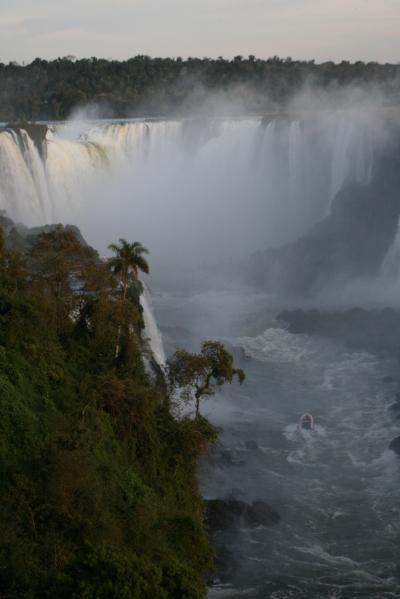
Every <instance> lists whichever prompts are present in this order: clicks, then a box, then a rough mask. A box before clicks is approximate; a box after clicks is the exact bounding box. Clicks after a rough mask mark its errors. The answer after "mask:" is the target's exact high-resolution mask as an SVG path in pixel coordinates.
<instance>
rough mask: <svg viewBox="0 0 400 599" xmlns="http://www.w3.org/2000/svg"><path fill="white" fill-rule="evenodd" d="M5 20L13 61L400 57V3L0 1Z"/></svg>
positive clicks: (3, 49) (0, 47) (6, 51)
mask: <svg viewBox="0 0 400 599" xmlns="http://www.w3.org/2000/svg"><path fill="white" fill-rule="evenodd" d="M0 14H1V15H2V16H1V17H0V33H1V35H0V56H1V57H2V59H3V60H14V59H16V60H31V59H33V58H34V57H36V56H39V55H42V56H43V57H44V58H54V57H57V56H60V55H63V53H66V54H74V55H77V56H82V57H84V56H113V57H114V58H121V59H123V58H127V57H129V56H132V55H134V54H136V53H145V54H150V55H152V56H154V55H158V56H169V55H170V56H178V55H179V56H188V55H192V56H193V55H199V56H218V55H224V56H227V57H229V56H234V55H236V54H243V55H247V54H257V55H259V56H261V57H268V56H271V55H274V54H278V55H281V56H289V55H290V56H292V57H294V58H303V59H304V58H315V59H316V60H317V61H323V60H329V59H332V60H341V59H344V58H345V59H349V60H357V59H361V60H381V61H390V62H397V61H398V60H399V58H400V36H398V31H399V30H400V1H399V0H379V2H378V1H377V0H335V2H328V1H325V2H323V1H321V0H69V1H68V2H61V1H57V0H13V1H10V0H0ZM14 37H15V40H14V39H13V38H14ZM50 41H52V45H51V43H50ZM45 42H46V43H45Z"/></svg>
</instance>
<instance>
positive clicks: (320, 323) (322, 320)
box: [278, 308, 400, 384]
mask: <svg viewBox="0 0 400 599" xmlns="http://www.w3.org/2000/svg"><path fill="white" fill-rule="evenodd" d="M278 319H279V320H282V321H284V322H285V323H286V324H287V325H288V331H289V332H290V333H294V334H298V333H306V334H307V335H319V336H321V337H326V338H328V339H335V340H337V341H339V342H340V343H344V344H345V345H347V346H348V347H349V348H350V349H356V350H359V349H362V350H367V351H372V352H381V351H390V352H393V353H398V351H399V348H400V344H399V339H400V310H394V309H392V308H384V309H383V310H376V309H371V310H367V309H364V308H351V309H349V310H344V311H339V312H325V311H321V310H316V309H314V310H301V309H298V310H284V311H282V312H281V313H280V314H279V315H278ZM394 380H395V379H394V378H393V377H385V379H384V380H382V382H383V383H385V384H386V383H391V382H394Z"/></svg>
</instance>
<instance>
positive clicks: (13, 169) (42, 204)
mask: <svg viewBox="0 0 400 599" xmlns="http://www.w3.org/2000/svg"><path fill="white" fill-rule="evenodd" d="M377 143H379V140H378V138H377V136H376V131H375V128H373V127H372V126H371V125H370V124H369V123H367V122H366V121H365V120H361V119H357V118H355V117H354V115H348V116H346V115H345V114H343V113H337V114H336V113H331V114H327V115H324V116H323V117H322V116H319V117H316V118H313V119H305V118H303V119H295V118H293V119H290V118H286V119H282V118H281V119H275V120H272V121H270V122H269V123H264V122H262V121H261V120H260V119H257V118H251V119H238V120H229V119H227V120H203V121H196V120H193V121H159V122H140V121H133V122H125V123H114V122H103V123H102V122H99V123H85V122H73V123H70V124H67V125H59V126H55V127H53V130H52V131H49V132H48V135H47V138H46V141H45V148H44V152H43V155H44V156H45V158H44V159H43V160H42V159H41V157H40V155H39V152H38V150H37V148H36V147H35V145H34V143H33V142H32V140H31V139H30V138H29V137H28V136H27V135H26V134H24V133H22V134H21V135H20V136H17V135H16V134H15V133H12V132H8V131H3V132H0V208H3V209H5V210H6V211H7V213H8V214H9V216H10V217H11V218H13V219H15V220H17V221H22V222H24V224H27V225H39V224H43V223H47V222H58V221H60V222H71V223H73V224H77V225H78V226H81V227H82V228H83V233H84V235H85V236H86V237H88V238H89V241H90V242H91V243H93V244H94V245H95V246H96V247H99V248H100V249H101V250H102V249H103V248H105V247H106V246H107V244H108V243H109V242H110V241H112V240H113V239H115V238H116V237H118V236H120V235H123V236H127V237H132V236H139V235H140V236H141V238H142V239H143V241H144V242H145V244H146V245H148V246H150V247H151V248H152V250H153V253H154V254H155V255H154V261H155V263H156V264H158V262H160V263H161V262H162V259H161V256H163V255H164V254H167V253H170V254H171V260H172V261H178V262H179V261H181V262H182V258H184V261H185V262H186V263H187V262H188V261H192V262H193V261H195V262H196V263H199V262H201V261H204V260H207V259H210V258H213V257H215V255H218V256H219V258H221V259H222V260H226V259H229V258H231V257H236V256H239V255H243V254H244V253H246V252H250V251H254V250H257V249H263V248H265V247H266V246H275V245H280V244H282V243H285V242H287V241H290V240H293V239H295V238H297V237H298V236H299V235H300V234H302V233H303V232H304V231H305V230H307V229H308V228H309V227H310V226H311V225H312V224H314V223H315V222H317V221H318V220H320V219H321V218H323V217H324V216H325V215H326V214H327V213H328V212H329V210H330V207H331V202H332V200H333V198H334V195H335V194H336V193H337V192H338V191H339V190H340V189H341V187H342V186H343V184H344V183H346V182H347V181H349V180H355V181H368V179H369V177H370V174H371V169H372V165H373V153H374V144H377ZM350 153H351V155H352V160H349V159H348V158H349V155H350ZM239 237H240V239H241V243H240V244H238V243H237V242H236V241H237V239H238V238H239ZM172 241H173V242H174V243H173V244H172V243H171V242H172ZM205 241H207V242H206V243H205ZM159 257H160V259H159Z"/></svg>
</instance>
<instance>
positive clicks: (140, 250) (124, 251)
mask: <svg viewBox="0 0 400 599" xmlns="http://www.w3.org/2000/svg"><path fill="white" fill-rule="evenodd" d="M108 247H109V249H110V250H111V251H112V252H114V254H115V256H113V257H112V258H110V261H109V264H110V266H111V269H112V271H113V272H114V274H119V275H120V277H121V283H122V289H123V293H122V297H123V299H124V300H125V299H126V293H127V289H128V283H129V275H130V274H132V275H133V279H134V281H138V280H139V270H141V271H142V272H144V273H146V274H148V273H149V270H150V269H149V264H148V262H147V260H146V259H145V258H144V257H143V254H148V253H149V251H148V250H147V249H146V248H145V247H143V245H142V244H141V243H140V242H139V241H134V242H133V243H129V242H128V241H126V239H122V238H121V239H120V240H119V244H118V243H111V244H110V245H109V246H108Z"/></svg>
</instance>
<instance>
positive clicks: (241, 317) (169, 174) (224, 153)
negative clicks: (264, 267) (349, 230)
mask: <svg viewBox="0 0 400 599" xmlns="http://www.w3.org/2000/svg"><path fill="white" fill-rule="evenodd" d="M385 136H386V129H385V127H383V126H382V123H381V122H380V120H379V119H378V118H377V117H376V115H375V114H372V113H371V114H370V115H368V114H366V115H365V114H364V115H362V114H361V111H360V113H359V114H355V113H354V112H353V113H352V114H349V113H345V112H340V111H338V112H335V113H333V112H332V113H324V114H319V115H316V114H314V115H312V116H309V117H307V116H304V115H303V116H290V117H289V116H287V117H279V118H268V119H265V118H264V119H258V118H251V119H237V120H234V119H225V120H223V119H222V120H221V119H219V120H218V119H202V120H201V119H197V120H187V121H174V120H170V121H146V122H145V121H131V122H103V123H100V122H99V123H94V122H92V123H85V122H75V123H68V124H65V125H57V126H52V127H49V129H48V132H47V136H46V139H45V140H44V142H43V144H40V143H39V144H38V142H37V140H36V143H35V142H34V141H33V140H32V139H31V138H30V137H29V135H28V134H27V133H26V132H23V131H22V132H21V131H20V132H16V131H13V130H11V129H6V130H1V131H0V208H1V209H5V210H6V211H7V213H8V215H9V216H10V217H11V218H13V219H15V220H17V221H18V220H19V221H22V222H24V223H25V224H27V225H36V224H43V223H45V222H54V221H61V222H68V223H73V224H77V225H78V226H80V227H81V229H82V232H83V234H84V236H85V237H86V238H87V239H88V241H89V242H90V243H92V244H93V245H94V246H95V247H97V248H99V249H100V250H101V251H103V250H104V249H105V248H106V246H107V245H108V244H109V243H110V242H113V241H115V240H116V239H118V238H119V237H121V236H123V237H126V238H127V239H130V240H134V239H139V240H140V241H141V242H143V243H144V245H145V246H147V247H149V249H150V250H151V256H150V258H151V266H152V271H153V272H155V273H156V277H155V278H156V280H157V279H158V283H159V284H160V281H161V284H162V282H165V281H167V282H169V283H171V281H172V282H175V280H177V281H181V280H182V279H185V282H186V283H187V282H188V283H189V285H192V286H193V288H196V289H199V288H201V286H202V281H199V274H198V273H199V271H198V266H199V264H201V263H202V262H207V261H209V262H212V263H218V262H226V261H227V260H229V259H236V258H238V257H240V258H241V257H243V256H244V255H245V254H249V253H250V252H254V251H255V250H258V249H265V248H266V247H273V246H278V245H280V244H284V243H287V242H288V241H292V240H295V239H297V238H298V237H299V236H300V235H302V234H304V233H305V232H306V231H308V230H309V228H310V227H311V226H312V225H313V224H315V223H317V222H318V221H320V220H321V219H322V218H324V217H325V216H327V215H329V214H330V213H331V210H332V205H333V200H334V198H335V196H336V194H337V193H338V192H339V191H340V190H341V189H342V188H343V186H344V185H345V184H347V183H351V182H358V183H363V184H368V182H369V181H370V178H371V173H372V171H373V167H374V158H375V156H376V153H377V151H379V148H380V147H381V145H382V144H384V143H385ZM399 239H400V235H399V236H398V239H397V240H395V242H394V244H393V246H392V248H391V250H390V251H389V253H388V255H387V256H386V260H385V262H384V265H383V274H384V276H385V277H392V278H393V275H394V278H397V267H398V259H397V257H398V254H399V252H400V250H399V248H400V241H399ZM216 274H217V278H218V273H216ZM387 280H388V279H385V282H387ZM219 282H220V287H222V285H223V282H221V281H219ZM378 283H379V285H380V286H381V287H382V281H381V280H380V281H379V282H378ZM355 284H356V285H357V287H356V288H355V290H351V293H353V294H356V295H357V293H358V295H357V297H358V299H360V297H361V295H360V289H361V287H360V285H359V282H358V281H357V282H356V283H355ZM385 284H386V283H385ZM173 286H174V285H173V284H172V285H171V284H170V285H169V289H171V287H173ZM182 288H183V286H182ZM165 289H166V288H164V292H163V293H161V294H160V295H159V296H156V297H155V298H153V299H154V300H155V305H156V314H157V316H158V319H159V322H160V323H161V324H162V325H164V327H165V330H164V339H165V340H166V342H167V350H168V351H172V350H173V349H174V348H175V347H176V346H182V345H183V346H186V347H189V348H190V349H195V348H197V347H198V343H199V341H200V340H201V339H204V338H222V339H223V340H224V341H226V342H227V343H229V344H230V347H232V348H234V351H235V354H236V359H237V361H239V362H241V364H240V365H241V366H243V367H244V369H245V370H246V372H247V381H246V383H245V385H244V386H243V387H237V388H236V387H234V386H232V387H230V388H229V389H228V390H226V391H224V392H223V393H222V394H221V395H218V396H217V397H215V398H214V399H213V400H212V401H210V402H208V403H206V404H205V405H204V406H203V411H204V413H205V414H208V415H209V417H210V419H211V420H212V422H214V424H216V425H217V426H220V427H221V429H222V431H221V437H220V439H221V444H222V446H223V447H224V448H225V449H226V450H227V451H229V452H230V455H231V457H232V460H231V464H230V465H227V464H225V465H223V464H221V463H218V461H217V462H216V463H215V462H214V463H207V462H206V463H204V464H203V465H202V471H201V480H202V486H203V491H204V495H205V497H206V498H216V497H225V498H226V497H229V496H231V495H232V494H233V495H234V496H235V497H237V498H239V499H242V500H244V501H252V500H255V499H257V500H263V501H266V502H267V503H269V504H270V505H271V506H272V507H274V508H275V509H276V510H277V511H278V512H279V513H280V515H281V521H280V523H279V524H278V525H276V526H275V527H272V528H263V527H259V528H258V529H255V530H254V529H253V530H246V529H242V530H239V531H237V532H236V533H235V534H234V535H233V536H231V537H230V538H229V539H227V540H225V541H226V542H227V543H228V544H229V550H230V551H231V552H232V555H233V559H234V560H235V567H234V576H233V578H232V583H231V584H230V585H228V586H224V585H218V584H216V585H215V586H214V587H213V588H212V589H211V590H210V598H213V599H214V598H218V597H221V598H222V597H227V598H228V597H229V598H232V599H233V598H235V597H242V596H246V597H249V598H251V599H264V598H265V599H266V598H267V597H270V598H272V599H289V598H296V599H353V598H360V599H361V598H363V599H366V598H371V599H380V598H389V597H399V598H400V581H399V573H400V561H399V559H398V558H397V553H398V551H397V548H398V547H399V543H400V485H399V460H397V459H396V457H395V455H394V454H393V453H392V452H389V451H388V449H387V448H388V444H389V441H390V440H391V439H393V437H395V436H396V434H399V427H398V426H397V425H396V421H395V419H394V418H393V416H391V415H390V413H389V411H388V405H389V404H390V403H391V402H392V401H393V397H394V395H395V393H396V391H397V390H398V385H399V380H398V378H397V377H398V368H397V363H396V362H395V361H394V359H391V358H379V359H378V358H377V357H376V356H374V355H372V354H368V353H355V352H349V351H347V350H345V349H344V347H341V346H339V345H335V344H333V343H331V342H328V341H325V340H323V339H321V338H319V339H318V338H310V337H307V336H304V335H297V336H296V335H291V334H289V333H288V332H287V331H286V330H284V329H283V328H281V327H279V326H277V324H276V323H275V322H274V321H273V316H274V314H275V313H277V312H278V310H280V306H279V305H277V303H276V299H275V300H274V302H275V303H272V304H271V301H272V300H271V298H270V297H266V296H265V295H263V294H262V293H259V294H254V291H252V290H245V291H244V292H243V291H242V292H241V293H237V292H236V291H233V290H232V289H228V290H227V291H223V292H222V291H218V292H217V291H208V292H204V291H203V292H202V293H199V294H197V295H196V294H194V293H193V292H192V293H190V294H189V293H188V292H187V291H186V292H185V294H182V295H180V296H178V295H170V294H168V293H167V292H166V291H165ZM370 289H372V288H371V287H370ZM373 292H374V293H375V290H373ZM182 293H183V292H182ZM329 293H331V291H329ZM366 295H367V292H366V291H365V293H363V297H366ZM354 297H355V295H354ZM361 299H362V298H361ZM141 301H142V306H143V309H144V315H145V324H146V330H145V335H146V336H147V337H148V338H149V339H150V348H151V349H152V352H153V356H154V357H155V358H156V360H157V361H158V362H159V364H161V365H163V364H164V363H165V355H164V350H163V345H162V340H161V335H160V333H159V331H158V328H157V324H156V321H155V319H154V316H153V313H152V308H151V304H150V299H149V295H148V293H147V291H146V293H145V295H143V296H142V300H141ZM286 301H287V298H286ZM309 301H310V298H309ZM357 301H358V300H357ZM274 306H275V307H274ZM260 311H263V314H264V316H263V318H260V317H259V314H260ZM265 314H269V316H268V319H267V320H268V322H266V319H265ZM257 315H258V316H257ZM389 375H390V376H392V375H393V379H390V380H391V381H392V382H388V381H389V379H388V378H387V377H388V376H389ZM385 377H386V378H385ZM385 381H386V382H385ZM306 411H307V412H311V413H312V414H313V415H314V416H315V418H316V423H317V424H316V428H315V430H314V431H312V432H302V433H300V432H299V431H298V429H297V422H298V420H299V417H300V416H301V414H302V413H304V412H306ZM397 422H398V421H397ZM246 441H253V442H255V443H256V444H257V445H255V444H254V443H253V444H250V445H246ZM248 447H253V449H248ZM254 447H258V449H254Z"/></svg>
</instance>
